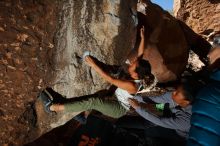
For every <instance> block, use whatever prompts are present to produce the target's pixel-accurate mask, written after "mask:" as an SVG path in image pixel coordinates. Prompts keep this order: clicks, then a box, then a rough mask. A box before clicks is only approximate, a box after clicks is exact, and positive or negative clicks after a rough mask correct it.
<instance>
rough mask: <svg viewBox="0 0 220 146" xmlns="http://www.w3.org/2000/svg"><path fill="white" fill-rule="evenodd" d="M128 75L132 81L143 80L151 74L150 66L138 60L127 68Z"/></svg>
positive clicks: (144, 61) (145, 61)
mask: <svg viewBox="0 0 220 146" xmlns="http://www.w3.org/2000/svg"><path fill="white" fill-rule="evenodd" d="M128 73H129V74H130V76H131V77H132V78H133V79H144V77H145V76H149V75H150V74H151V66H150V63H149V62H148V61H147V60H144V59H138V60H136V61H134V62H132V63H131V64H130V65H129V67H128Z"/></svg>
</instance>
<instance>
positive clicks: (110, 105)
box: [64, 98, 127, 118]
mask: <svg viewBox="0 0 220 146" xmlns="http://www.w3.org/2000/svg"><path fill="white" fill-rule="evenodd" d="M64 107H65V111H67V112H80V111H87V110H97V111H99V112H101V113H102V114H104V115H107V116H109V117H113V118H119V117H121V116H123V115H125V114H126V112H127V110H126V109H125V108H124V107H123V106H122V105H121V104H120V103H119V102H118V101H117V100H115V101H112V100H108V99H102V98H89V99H85V100H80V101H74V102H71V103H66V104H64Z"/></svg>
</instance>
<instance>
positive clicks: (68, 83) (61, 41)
mask: <svg viewBox="0 0 220 146" xmlns="http://www.w3.org/2000/svg"><path fill="white" fill-rule="evenodd" d="M135 5H136V4H135V1H132V0H130V1H126V0H104V1H103V0H92V1H82V0H67V1H65V2H64V5H63V10H62V14H61V18H60V25H59V32H58V33H57V35H56V41H57V51H56V52H54V66H55V70H56V71H55V80H54V83H53V85H54V86H53V87H54V89H55V90H56V91H58V92H59V93H61V94H63V95H65V96H67V98H69V97H74V96H82V95H88V94H91V93H94V92H96V91H98V90H100V89H105V88H106V87H107V86H108V84H106V83H105V82H104V81H103V79H101V78H100V77H99V76H97V74H96V73H94V71H93V70H91V68H90V67H88V66H87V65H86V64H85V63H83V62H82V61H81V60H80V57H82V55H83V52H84V51H87V50H88V51H90V52H91V55H92V56H94V57H96V58H98V59H99V60H100V61H102V62H104V63H107V64H120V62H121V61H122V60H123V59H125V58H126V56H127V54H128V53H127V52H129V51H130V50H131V48H132V45H133V42H134V41H135V36H136V35H135V34H136V28H135V23H134V21H133V19H132V17H131V12H130V8H131V7H134V6H135Z"/></svg>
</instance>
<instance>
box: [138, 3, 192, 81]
mask: <svg viewBox="0 0 220 146" xmlns="http://www.w3.org/2000/svg"><path fill="white" fill-rule="evenodd" d="M145 3H146V4H147V8H146V15H142V14H140V15H139V21H140V25H144V26H145V28H146V39H147V44H148V45H147V46H146V50H145V54H144V58H145V59H147V60H149V62H150V64H151V66H152V72H153V74H154V75H155V76H156V77H157V78H158V80H159V81H160V82H167V81H172V80H175V79H177V77H178V76H179V75H180V74H181V73H182V72H183V70H184V69H185V66H186V64H187V59H188V43H187V41H186V39H185V35H184V32H183V31H182V28H181V26H180V25H179V23H178V20H176V19H175V18H174V17H172V16H171V15H170V14H169V13H168V12H166V11H164V10H163V9H162V8H160V7H159V6H157V5H154V4H152V3H151V2H150V1H148V0H146V1H145ZM176 36H178V37H176Z"/></svg>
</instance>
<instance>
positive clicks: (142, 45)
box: [138, 38, 145, 57]
mask: <svg viewBox="0 0 220 146" xmlns="http://www.w3.org/2000/svg"><path fill="white" fill-rule="evenodd" d="M144 45H145V44H144V38H141V42H140V45H139V48H138V57H140V56H141V55H143V54H144Z"/></svg>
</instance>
